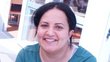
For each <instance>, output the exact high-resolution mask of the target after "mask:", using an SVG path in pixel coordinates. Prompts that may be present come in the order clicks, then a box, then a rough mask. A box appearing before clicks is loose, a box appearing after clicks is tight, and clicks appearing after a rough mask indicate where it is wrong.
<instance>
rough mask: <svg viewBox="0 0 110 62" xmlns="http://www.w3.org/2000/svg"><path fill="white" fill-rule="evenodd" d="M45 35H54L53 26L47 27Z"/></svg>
mask: <svg viewBox="0 0 110 62" xmlns="http://www.w3.org/2000/svg"><path fill="white" fill-rule="evenodd" d="M46 35H48V36H54V35H55V31H54V29H53V28H49V29H47V31H46Z"/></svg>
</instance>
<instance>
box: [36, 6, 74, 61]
mask: <svg viewBox="0 0 110 62" xmlns="http://www.w3.org/2000/svg"><path fill="white" fill-rule="evenodd" d="M72 33H73V30H71V31H69V25H68V22H67V17H66V15H65V13H64V12H63V11H61V10H59V9H57V8H53V9H51V10H49V11H47V12H46V13H44V15H43V16H42V17H41V19H40V23H39V25H38V29H37V38H38V42H39V45H40V57H41V60H42V62H56V60H59V62H65V61H68V60H69V58H70V56H71V53H72V49H71V48H70V46H69V38H70V36H71V35H72ZM61 60H62V61H61ZM57 62H58V61H57Z"/></svg>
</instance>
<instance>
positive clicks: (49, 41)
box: [43, 38, 57, 44]
mask: <svg viewBox="0 0 110 62" xmlns="http://www.w3.org/2000/svg"><path fill="white" fill-rule="evenodd" d="M43 40H45V41H46V42H47V43H49V44H51V43H53V42H56V41H57V40H56V39H54V38H43Z"/></svg>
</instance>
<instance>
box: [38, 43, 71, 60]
mask: <svg viewBox="0 0 110 62" xmlns="http://www.w3.org/2000/svg"><path fill="white" fill-rule="evenodd" d="M71 52H72V48H70V46H68V45H67V46H65V47H63V48H62V49H60V50H59V51H57V52H51V53H49V52H46V51H44V50H43V49H42V48H40V57H41V60H42V62H56V60H57V62H68V60H69V59H70V56H71Z"/></svg>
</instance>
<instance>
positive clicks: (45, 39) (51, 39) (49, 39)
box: [45, 39, 54, 42]
mask: <svg viewBox="0 0 110 62" xmlns="http://www.w3.org/2000/svg"><path fill="white" fill-rule="evenodd" d="M45 40H46V41H51V42H52V41H54V39H45Z"/></svg>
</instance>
